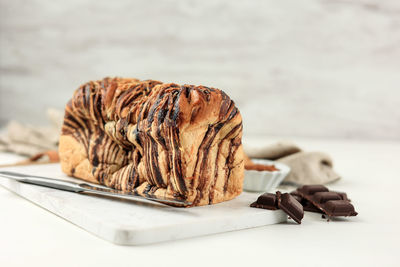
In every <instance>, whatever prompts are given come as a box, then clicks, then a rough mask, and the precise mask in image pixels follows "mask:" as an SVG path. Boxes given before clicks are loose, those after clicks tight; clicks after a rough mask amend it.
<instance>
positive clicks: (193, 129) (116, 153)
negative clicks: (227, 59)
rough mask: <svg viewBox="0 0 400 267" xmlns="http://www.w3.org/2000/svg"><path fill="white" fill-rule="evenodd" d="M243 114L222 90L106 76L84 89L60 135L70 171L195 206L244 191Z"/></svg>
mask: <svg viewBox="0 0 400 267" xmlns="http://www.w3.org/2000/svg"><path fill="white" fill-rule="evenodd" d="M241 137H242V119H241V116H240V113H239V111H238V109H237V108H236V107H235V105H234V103H233V101H232V100H231V99H230V98H229V97H228V96H227V95H226V94H225V93H224V92H222V91H220V90H218V89H214V88H208V87H204V86H192V85H183V86H180V85H177V84H173V83H170V84H163V83H161V82H158V81H152V80H149V81H139V80H137V79H123V78H113V79H111V78H105V79H103V80H100V81H94V82H93V81H92V82H88V83H86V84H84V85H82V86H81V87H80V88H78V89H77V90H76V91H75V93H74V96H73V98H72V99H71V101H70V102H69V103H68V104H67V106H66V110H65V118H64V124H63V128H62V134H61V138H60V147H59V151H60V159H61V166H62V170H63V171H64V172H65V173H67V174H68V175H71V176H74V177H77V178H81V179H84V180H87V181H90V182H96V183H100V184H104V185H106V186H110V187H113V188H116V189H119V190H125V191H135V192H137V193H138V194H141V195H146V194H149V195H155V196H167V197H173V198H177V199H185V200H187V201H191V202H193V205H195V206H198V205H206V204H213V203H218V202H221V201H225V200H229V199H232V198H234V197H236V196H237V195H239V194H240V193H241V191H242V183H243V176H244V162H243V161H244V160H243V149H242V145H241Z"/></svg>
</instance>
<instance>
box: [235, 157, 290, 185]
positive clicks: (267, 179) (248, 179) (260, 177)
mask: <svg viewBox="0 0 400 267" xmlns="http://www.w3.org/2000/svg"><path fill="white" fill-rule="evenodd" d="M252 161H253V162H254V163H257V164H265V165H275V167H276V168H277V169H278V171H272V172H270V171H256V170H245V171H244V182H243V190H245V191H249V192H272V191H273V190H275V188H276V187H278V185H279V184H280V183H281V182H282V181H283V179H285V177H286V176H287V175H288V174H289V172H290V167H289V166H287V165H285V164H283V163H279V162H275V161H272V160H265V159H252Z"/></svg>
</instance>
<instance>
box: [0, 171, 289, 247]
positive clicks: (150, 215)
mask: <svg viewBox="0 0 400 267" xmlns="http://www.w3.org/2000/svg"><path fill="white" fill-rule="evenodd" d="M1 170H12V171H17V172H20V173H25V174H32V175H40V176H45V177H51V178H58V179H65V180H73V181H79V180H77V179H73V178H70V177H67V176H66V175H65V174H63V173H62V172H61V170H60V165H59V164H45V165H34V166H33V165H31V166H20V167H10V168H2V169H1ZM0 185H2V186H4V187H5V188H7V189H9V190H11V191H13V192H15V193H16V194H18V195H20V196H22V197H24V198H26V199H27V200H29V201H31V202H33V203H35V204H37V205H39V206H41V207H43V208H45V209H47V210H48V211H50V212H52V213H54V214H56V215H58V216H60V217H62V218H64V219H65V220H67V221H70V222H71V223H73V224H75V225H77V226H79V227H81V228H82V229H84V230H86V231H88V232H90V233H92V234H94V235H96V236H98V237H100V238H102V239H104V240H107V241H110V242H112V243H115V244H119V245H140V244H148V243H156V242H162V241H169V240H176V239H182V238H189V237H195V236H202V235H210V234H216V233H223V232H228V231H235V230H241V229H246V228H252V227H258V226H263V225H269V224H276V223H280V222H284V221H286V220H287V216H286V215H285V214H284V213H283V212H282V211H280V210H277V211H269V210H262V209H255V208H250V207H249V204H250V203H251V202H253V201H254V200H255V199H256V198H257V196H258V194H253V193H246V192H243V193H242V194H241V195H240V196H239V197H237V198H235V199H234V200H231V201H227V202H224V203H220V204H216V205H210V206H202V207H194V208H174V207H170V206H166V205H162V204H158V203H155V204H154V205H153V204H147V203H140V202H132V201H121V200H114V199H109V198H101V197H94V196H89V195H84V194H78V193H71V192H66V191H61V190H56V189H51V188H46V187H41V186H35V185H29V184H24V183H19V182H17V181H13V180H10V179H7V178H2V177H0Z"/></svg>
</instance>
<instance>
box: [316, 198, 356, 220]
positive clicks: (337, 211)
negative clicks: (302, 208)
mask: <svg viewBox="0 0 400 267" xmlns="http://www.w3.org/2000/svg"><path fill="white" fill-rule="evenodd" d="M324 209H325V212H326V214H327V215H328V216H331V217H332V216H356V215H357V212H356V211H355V210H354V206H353V205H352V204H351V203H350V202H349V201H347V200H330V201H328V202H326V205H325V206H324Z"/></svg>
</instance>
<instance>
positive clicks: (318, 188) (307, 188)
mask: <svg viewBox="0 0 400 267" xmlns="http://www.w3.org/2000/svg"><path fill="white" fill-rule="evenodd" d="M297 190H298V191H301V193H303V194H306V195H314V194H315V193H317V192H328V191H329V189H328V188H326V187H325V186H323V185H320V184H315V185H303V187H301V188H298V189H297Z"/></svg>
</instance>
